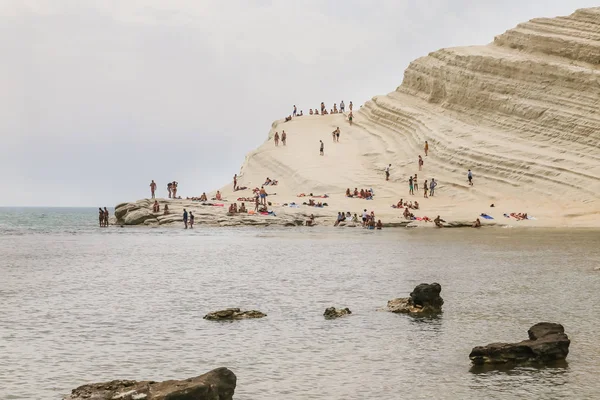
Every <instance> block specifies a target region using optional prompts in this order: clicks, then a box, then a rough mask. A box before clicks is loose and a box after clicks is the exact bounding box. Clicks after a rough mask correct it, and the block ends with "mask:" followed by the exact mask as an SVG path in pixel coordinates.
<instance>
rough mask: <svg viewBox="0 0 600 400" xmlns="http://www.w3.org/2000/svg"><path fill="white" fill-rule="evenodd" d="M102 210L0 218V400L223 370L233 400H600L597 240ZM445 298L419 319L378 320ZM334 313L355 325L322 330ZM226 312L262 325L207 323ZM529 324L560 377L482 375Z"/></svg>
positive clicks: (579, 234) (541, 371)
mask: <svg viewBox="0 0 600 400" xmlns="http://www.w3.org/2000/svg"><path fill="white" fill-rule="evenodd" d="M97 220H98V218H97V210H96V209H0V399H60V398H61V397H62V396H63V395H65V394H67V393H69V392H70V390H71V389H73V388H75V387H77V386H79V385H82V384H84V383H89V382H99V381H108V380H112V379H125V378H126V379H140V380H141V379H151V380H165V379H182V378H186V377H191V376H196V375H199V374H202V373H204V372H207V371H209V370H211V369H213V368H216V367H221V366H225V367H228V368H230V369H231V370H232V371H234V373H235V374H236V375H237V378H238V381H237V382H238V385H237V388H236V394H235V396H234V398H235V399H239V400H244V399H245V400H260V399H277V400H280V399H285V400H300V399H302V400H306V399H340V400H341V399H344V400H349V399H390V400H394V399H403V398H411V399H432V398H433V399H514V398H527V399H561V398H565V399H567V398H568V399H594V398H600V383H599V382H598V379H597V378H598V375H599V374H600V362H599V360H600V340H599V339H600V337H599V336H598V326H600V301H598V299H597V297H598V294H597V293H598V288H599V287H600V271H595V270H594V269H595V268H596V267H597V266H599V265H600V235H599V234H598V232H597V231H591V230H581V231H579V230H572V231H560V230H528V229H502V228H482V229H479V230H475V229H461V230H457V229H441V230H436V229H386V230H383V231H366V230H363V229H360V228H357V229H350V228H339V229H336V228H333V227H314V228H307V227H304V228H290V229H282V228H277V229H270V228H252V229H248V228H246V229H230V228H227V229H225V228H223V229H214V228H211V229H208V228H202V227H201V226H198V228H195V229H194V230H187V231H186V230H184V229H182V227H169V228H141V227H140V228H119V227H109V228H100V227H97ZM422 282H428V283H430V282H438V283H440V284H441V285H442V293H441V295H442V297H443V298H444V301H445V304H444V312H443V314H442V315H441V316H439V317H437V318H431V319H420V318H412V317H410V316H407V315H396V314H391V313H387V312H381V311H378V309H380V308H382V307H384V306H385V305H386V302H387V301H388V300H390V299H392V298H395V297H404V296H407V295H408V294H409V293H410V291H411V290H412V289H413V288H414V287H415V286H416V285H417V284H419V283H422ZM330 306H335V307H349V308H350V309H351V310H352V315H351V316H349V317H345V318H342V319H338V320H331V321H328V320H325V319H324V318H323V316H322V314H323V311H324V310H325V309H326V308H327V307H330ZM226 307H240V308H242V309H257V310H260V311H263V312H265V313H266V314H268V316H267V317H266V318H263V319H257V320H243V321H236V322H233V323H218V322H211V321H206V320H204V319H202V317H203V316H204V315H205V314H206V313H207V312H209V311H214V310H218V309H222V308H226ZM541 321H550V322H559V323H561V324H563V325H564V326H565V329H566V332H567V334H568V335H569V337H570V338H571V340H572V343H571V347H570V353H569V356H568V357H567V364H566V365H561V366H556V367H548V368H532V367H520V368H514V369H510V370H491V371H487V372H478V371H474V370H471V368H470V363H469V359H468V355H469V352H470V351H471V348H472V347H474V346H477V345H484V344H487V343H491V342H496V341H520V340H523V339H526V338H527V329H528V328H529V327H530V326H531V325H533V324H535V323H537V322H541Z"/></svg>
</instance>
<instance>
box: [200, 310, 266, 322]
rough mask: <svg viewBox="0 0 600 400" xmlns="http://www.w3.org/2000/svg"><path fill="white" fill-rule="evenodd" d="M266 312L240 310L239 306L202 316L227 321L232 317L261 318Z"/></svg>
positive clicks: (210, 319)
mask: <svg viewBox="0 0 600 400" xmlns="http://www.w3.org/2000/svg"><path fill="white" fill-rule="evenodd" d="M266 316H267V314H265V313H262V312H260V311H256V310H250V311H240V309H239V308H227V309H225V310H220V311H213V312H210V313H208V314H206V315H205V316H204V319H207V320H209V321H227V320H234V319H250V318H263V317H266Z"/></svg>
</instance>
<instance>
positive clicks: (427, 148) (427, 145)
mask: <svg viewBox="0 0 600 400" xmlns="http://www.w3.org/2000/svg"><path fill="white" fill-rule="evenodd" d="M424 150H425V157H427V153H429V143H427V140H426V141H425V148H424Z"/></svg>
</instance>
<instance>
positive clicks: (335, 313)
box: [323, 307, 352, 319]
mask: <svg viewBox="0 0 600 400" xmlns="http://www.w3.org/2000/svg"><path fill="white" fill-rule="evenodd" d="M350 314H352V311H350V309H349V308H348V307H346V308H340V309H339V310H338V309H337V308H335V307H329V308H328V309H326V310H325V312H324V313H323V316H324V317H325V319H334V318H339V317H343V316H346V315H350Z"/></svg>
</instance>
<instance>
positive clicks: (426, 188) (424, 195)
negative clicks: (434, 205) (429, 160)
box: [423, 179, 429, 198]
mask: <svg viewBox="0 0 600 400" xmlns="http://www.w3.org/2000/svg"><path fill="white" fill-rule="evenodd" d="M428 190H429V187H428V186H427V179H425V183H423V197H424V198H427V191H428Z"/></svg>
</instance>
